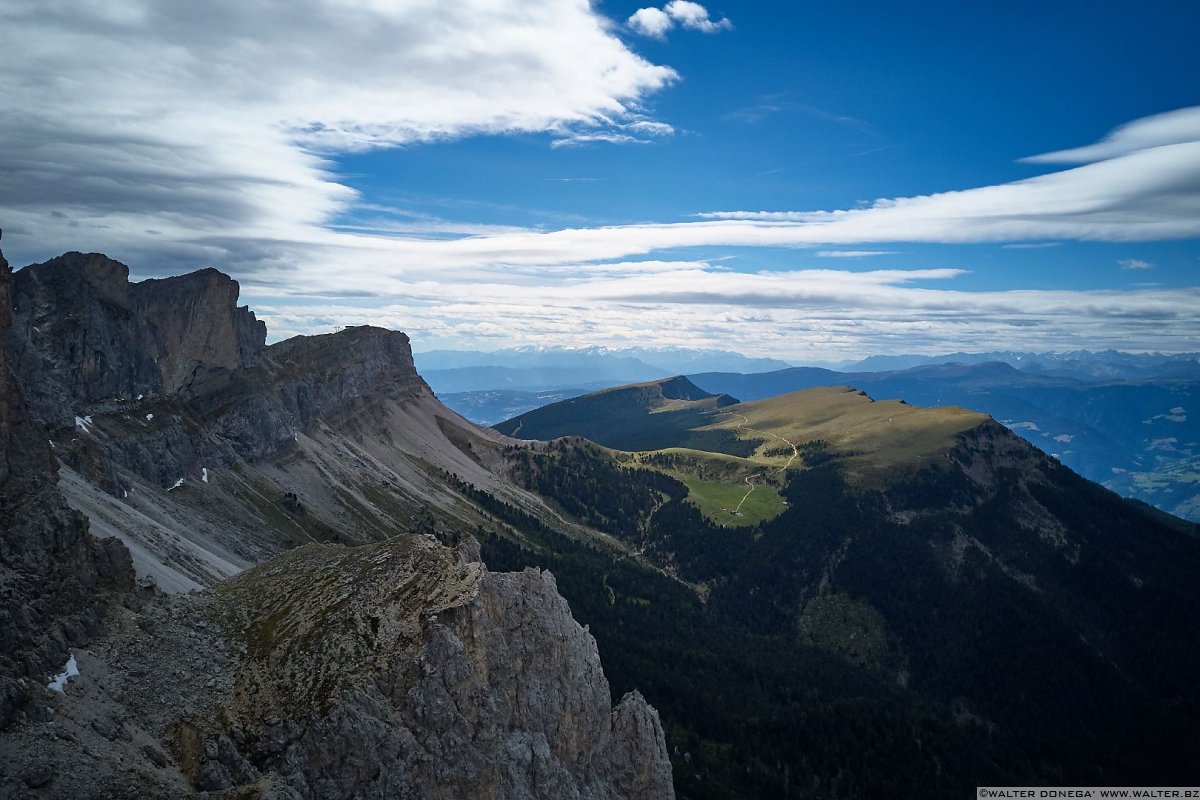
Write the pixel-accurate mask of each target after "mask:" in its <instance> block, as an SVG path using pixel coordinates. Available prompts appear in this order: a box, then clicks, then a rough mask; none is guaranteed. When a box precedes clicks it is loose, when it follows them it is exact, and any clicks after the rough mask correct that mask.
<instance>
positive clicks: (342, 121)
mask: <svg viewBox="0 0 1200 800" xmlns="http://www.w3.org/2000/svg"><path fill="white" fill-rule="evenodd" d="M611 27H612V26H611V23H610V22H609V21H608V20H606V19H605V18H603V17H602V16H600V15H599V14H598V13H596V12H595V11H594V10H593V9H592V7H591V4H590V3H589V2H588V0H524V1H523V2H514V3H495V2H490V1H489V0H458V1H457V2H454V3H443V2H440V0H412V2H405V3H381V2H376V1H375V0H352V1H351V2H336V1H335V0H296V2H293V3H288V4H283V5H281V4H278V3H271V4H263V3H245V2H241V1H240V0H213V2H207V3H204V4H195V3H160V2H150V0H111V1H110V2H105V3H95V2H88V1H87V0H60V1H59V2H54V3H46V2H41V1H40V0H11V1H10V2H6V3H3V4H0V52H3V53H4V66H3V69H2V70H0V97H3V98H4V106H5V113H4V114H2V115H0V141H2V142H4V146H3V148H0V214H2V215H3V218H4V221H5V225H4V227H5V229H6V231H5V232H6V234H8V235H7V236H6V237H5V239H6V244H8V245H9V247H13V246H14V245H16V247H17V248H18V249H21V248H23V247H32V246H36V243H37V241H38V240H43V241H52V242H54V243H55V246H57V245H60V244H63V245H67V244H75V245H78V246H81V247H90V248H99V247H112V246H114V245H119V244H121V243H122V242H130V241H131V240H132V241H133V242H135V244H134V246H135V247H136V242H137V240H143V239H146V237H148V236H157V238H158V239H159V241H160V243H159V244H158V245H157V247H159V248H161V247H163V244H162V243H164V242H174V243H175V245H176V246H175V248H174V251H173V253H174V254H175V255H177V256H180V257H186V258H192V259H201V260H203V259H208V260H212V261H220V260H222V258H223V253H222V250H223V247H222V245H221V242H222V241H224V242H228V241H230V240H233V239H242V240H244V239H255V240H263V241H267V242H270V241H276V240H279V239H282V240H285V241H287V240H304V239H306V238H309V235H310V233H311V230H312V229H313V227H314V226H320V225H322V224H324V223H325V222H326V221H327V220H328V219H330V217H331V216H333V215H335V214H337V213H339V212H341V211H343V210H345V209H346V208H347V207H348V206H350V205H351V204H352V203H353V202H354V200H355V193H354V192H353V191H351V190H350V189H348V188H346V187H345V186H343V185H341V184H340V183H339V182H338V181H337V180H336V178H335V176H333V175H332V174H331V172H330V169H331V164H330V163H329V162H328V161H326V160H325V158H324V157H323V154H325V153H335V152H344V151H351V150H362V149H367V148H373V147H391V146H397V145H406V144H412V143H419V142H432V141H437V140H441V139H446V138H451V137H460V136H468V135H476V134H481V133H505V132H519V131H562V130H564V129H566V128H570V129H572V130H576V131H580V132H585V133H586V132H587V131H589V130H592V131H597V132H598V131H603V130H606V129H609V128H610V123H614V122H615V123H617V124H621V123H627V122H631V121H638V120H640V119H642V117H641V115H640V114H638V113H634V112H635V111H636V110H639V109H641V108H642V103H643V101H644V99H645V98H646V97H647V96H648V94H650V93H652V92H654V91H656V90H658V89H660V88H662V87H663V86H665V85H667V84H668V83H670V82H671V81H672V80H674V79H675V77H676V76H675V73H674V72H673V71H672V70H671V69H669V68H667V67H662V66H656V65H654V64H651V63H649V62H647V61H646V60H645V59H643V58H641V57H640V56H638V55H637V54H635V53H633V52H632V51H631V50H630V49H629V48H628V47H626V46H625V45H624V44H623V43H622V42H621V41H620V39H618V38H617V37H616V36H615V35H614V34H613V33H612V31H611ZM148 231H158V233H157V234H149V233H148ZM10 243H11V244H10ZM183 243H187V244H186V245H185V244H183ZM270 249H271V247H270V246H269V245H267V246H265V250H268V251H269V250H270ZM266 255H268V256H269V253H266Z"/></svg>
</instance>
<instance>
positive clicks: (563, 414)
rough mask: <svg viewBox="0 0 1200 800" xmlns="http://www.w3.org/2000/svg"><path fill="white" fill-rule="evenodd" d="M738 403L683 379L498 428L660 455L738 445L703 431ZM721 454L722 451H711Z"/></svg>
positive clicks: (562, 406)
mask: <svg viewBox="0 0 1200 800" xmlns="http://www.w3.org/2000/svg"><path fill="white" fill-rule="evenodd" d="M735 403H737V400H736V399H734V398H732V397H729V396H728V395H714V394H710V393H708V392H706V391H704V390H703V389H701V388H699V387H698V386H696V385H695V384H694V383H692V382H691V381H689V380H688V379H687V378H684V377H682V376H679V377H675V378H666V379H663V380H660V381H650V382H648V383H635V384H631V385H629V386H620V387H617V388H616V389H606V390H603V391H599V392H594V393H592V394H589V395H585V396H584V397H578V398H573V399H570V400H563V401H561V402H558V403H554V404H552V405H549V406H545V407H543V408H540V409H537V410H535V411H531V412H529V413H527V414H522V415H521V416H519V417H515V418H513V419H510V420H507V421H505V422H502V423H500V424H499V425H496V426H495V428H496V430H498V431H500V432H501V433H504V434H506V435H509V436H520V437H522V438H526V439H554V438H556V437H559V436H583V437H585V438H587V439H590V440H592V441H594V442H597V443H598V444H603V445H605V446H607V447H615V448H618V449H622V450H655V449H658V448H661V447H670V446H673V445H677V444H679V442H680V441H681V440H686V441H688V442H692V443H694V444H696V445H700V444H701V443H702V442H701V440H705V441H707V440H709V439H711V440H713V442H716V441H717V440H720V439H725V440H728V441H727V444H728V446H733V447H736V446H737V445H736V439H735V437H732V436H727V435H725V434H722V433H716V434H707V433H703V432H700V431H699V430H697V429H698V428H700V427H702V426H703V425H704V424H705V423H704V422H703V420H705V419H707V417H708V415H710V414H711V413H712V412H714V411H715V410H717V409H720V408H724V407H726V406H731V405H734V404H735ZM710 449H716V448H710Z"/></svg>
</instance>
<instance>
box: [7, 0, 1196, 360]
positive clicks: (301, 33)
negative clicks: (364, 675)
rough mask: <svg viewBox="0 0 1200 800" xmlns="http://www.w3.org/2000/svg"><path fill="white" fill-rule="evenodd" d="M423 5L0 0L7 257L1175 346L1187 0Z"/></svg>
mask: <svg viewBox="0 0 1200 800" xmlns="http://www.w3.org/2000/svg"><path fill="white" fill-rule="evenodd" d="M72 6H75V7H72ZM445 6H446V4H444V3H443V4H439V3H435V2H431V1H430V0H413V1H412V2H406V3H395V4H386V3H384V4H379V3H373V2H367V0H355V1H354V2H345V3H333V2H331V0H304V1H303V2H299V3H296V4H291V5H289V6H288V8H286V9H285V8H284V7H283V6H282V5H278V6H277V5H276V4H273V3H261V4H238V3H234V2H233V0H222V2H216V3H214V4H213V5H212V7H211V8H208V9H206V12H207V13H205V14H203V15H201V14H198V12H191V11H188V10H186V9H182V10H181V9H170V8H166V9H163V8H158V7H156V6H155V5H154V4H149V3H142V2H135V1H134V0H127V1H126V2H114V3H111V4H107V5H106V6H105V8H104V9H102V10H98V9H97V8H96V6H95V5H94V4H86V3H82V2H80V3H74V4H73V3H71V2H64V3H62V4H59V5H57V6H54V7H52V8H51V9H50V10H47V9H46V8H45V7H44V4H38V3H22V2H18V3H15V4H13V5H12V6H11V7H10V8H8V9H7V10H4V11H0V17H6V18H5V19H0V39H4V38H7V41H0V44H2V45H4V47H5V48H6V51H7V52H12V53H14V54H16V55H17V56H18V57H17V58H15V59H13V61H12V66H4V67H0V97H2V98H6V99H7V100H8V101H9V102H12V103H14V104H19V107H21V108H24V109H27V110H28V109H32V108H36V109H37V110H36V111H27V113H25V114H22V115H18V116H19V118H18V119H13V118H9V119H6V120H5V121H3V122H0V135H2V136H3V138H4V140H5V141H6V142H9V143H10V146H9V147H8V148H7V152H6V153H5V154H4V155H0V226H3V227H4V228H5V231H6V235H5V239H4V245H5V250H6V253H7V254H8V255H9V257H10V259H11V260H13V261H14V262H15V263H27V262H29V261H34V260H40V259H42V258H45V257H49V256H51V255H53V254H55V253H57V252H61V251H62V250H66V249H81V250H104V251H105V252H109V253H110V254H111V255H113V256H114V257H118V258H121V259H122V260H124V261H126V262H127V263H129V264H130V266H131V268H132V270H133V272H134V275H135V277H148V276H151V275H161V274H168V273H177V272H181V271H186V270H188V269H192V268H195V267H197V266H204V265H213V266H217V267H218V268H221V269H224V270H225V271H228V272H230V273H231V274H233V275H234V276H235V277H237V278H238V279H239V280H241V281H242V283H243V286H244V292H243V296H244V298H245V299H246V300H247V301H249V302H250V303H251V304H252V306H253V307H255V309H256V310H258V311H259V312H260V315H261V316H263V317H264V318H266V319H267V321H268V324H269V325H270V327H271V329H272V331H273V335H274V336H285V335H290V334H293V333H303V332H314V331H320V330H328V329H329V328H330V327H332V326H335V325H344V324H356V323H362V322H370V323H374V324H383V325H387V326H389V327H397V328H401V329H404V330H406V331H408V332H409V333H410V335H412V336H413V339H414V346H415V347H416V348H417V349H433V348H436V347H447V346H449V347H455V346H457V347H480V348H484V349H490V348H494V347H502V346H509V345H515V344H563V345H568V346H581V345H588V344H605V345H612V346H622V345H634V344H643V345H644V344H655V343H662V344H694V345H702V346H717V347H728V348H730V349H738V350H742V351H745V352H751V353H755V354H762V355H774V356H778V357H784V358H793V359H796V360H805V359H809V360H821V359H837V358H844V357H854V356H861V355H867V354H870V353H886V352H893V353H894V352H943V351H950V350H958V349H969V350H970V349H976V350H982V349H993V348H996V347H1004V348H1013V349H1070V348H1074V347H1092V348H1101V347H1113V346H1115V347H1121V348H1124V349H1131V350H1146V349H1162V350H1172V351H1178V350H1200V341H1197V337H1198V336H1200V313H1198V312H1197V309H1198V308H1200V290H1198V289H1197V286H1198V285H1200V281H1198V280H1197V273H1198V271H1200V110H1197V106H1200V78H1197V71H1196V69H1195V65H1194V58H1193V56H1192V53H1193V48H1194V32H1195V31H1196V30H1197V29H1200V25H1198V23H1200V11H1197V10H1196V7H1195V6H1193V4H1189V3H1181V2H1169V3H1168V2H1159V3H1156V2H1139V3H1120V2H1108V3H1067V2H1061V3H1045V2H1040V3H1033V2H1026V3H1005V4H981V3H958V2H944V3H943V2H927V3H923V4H920V5H919V6H912V5H906V4H896V3H887V2H862V3H856V4H854V5H853V6H847V5H845V4H816V3H807V2H787V3H784V2H742V3H730V4H727V5H717V4H708V5H707V6H700V5H698V4H695V3H687V2H679V0H675V2H672V3H668V4H666V5H647V4H645V3H617V2H604V3H596V4H592V5H589V4H587V3H586V2H584V1H583V0H528V2H522V3H516V2H514V3H512V4H511V5H509V6H506V5H505V4H502V3H485V2H483V1H482V0H463V2H461V3H458V4H454V5H453V7H452V8H449V9H447V8H446V7H445ZM914 8H919V10H920V13H916V12H914ZM4 31H7V33H5V32H4ZM84 42H86V43H87V47H88V55H82V56H81V55H79V54H80V53H81V52H82V51H81V50H80V47H79V45H80V44H81V43H84ZM93 53H94V55H93ZM64 56H68V57H65V58H64ZM89 59H94V61H89ZM17 65H19V66H17ZM39 115H40V116H39ZM9 116H10V117H11V115H9ZM75 117H78V118H79V121H78V122H77V123H75V124H67V125H64V124H63V120H64V119H73V118H75ZM97 130H103V131H104V134H105V135H104V136H98V135H97ZM1081 148H1085V149H1081ZM1047 154H1052V155H1047ZM1031 157H1034V160H1033V161H1030V160H1028V159H1030V158H1031ZM1038 176H1044V177H1042V178H1038ZM1029 179H1034V180H1033V181H1032V182H1030V181H1029Z"/></svg>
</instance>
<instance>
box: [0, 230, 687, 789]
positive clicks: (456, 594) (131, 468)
mask: <svg viewBox="0 0 1200 800" xmlns="http://www.w3.org/2000/svg"><path fill="white" fill-rule="evenodd" d="M11 284H12V280H11V273H10V270H9V269H8V266H7V263H4V262H3V261H2V259H0V301H3V302H0V334H5V335H6V347H5V348H4V349H3V350H0V358H2V359H3V360H2V361H0V367H2V369H0V390H2V391H0V399H2V403H0V512H2V515H0V520H2V528H0V534H2V535H0V588H2V589H3V592H4V606H3V609H2V616H0V643H2V644H3V647H2V648H0V653H3V657H0V691H2V694H0V795H3V796H5V797H26V796H28V797H71V798H77V797H180V796H191V795H199V794H202V793H209V796H214V797H272V798H306V797H321V798H326V797H328V798H341V797H414V798H415V797H433V798H436V797H446V798H450V797H513V798H527V797H528V798H560V797H589V798H590V797H599V798H658V797H671V796H673V792H672V788H671V768H670V763H669V761H668V760H667V754H666V746H665V743H664V739H663V732H662V728H661V726H660V725H659V723H658V717H657V714H656V713H655V712H654V710H653V709H651V708H650V707H649V706H648V705H647V704H646V702H645V701H644V700H643V699H642V698H641V696H640V695H638V694H636V693H630V694H628V695H626V696H625V697H624V699H623V700H622V701H621V702H620V703H619V704H617V705H616V707H615V708H614V707H612V705H611V698H610V694H609V686H608V683H607V681H606V680H605V678H604V674H603V671H602V669H601V667H600V662H599V656H598V654H597V650H596V645H595V641H594V640H593V639H592V637H591V636H590V635H589V634H588V632H587V631H586V630H585V629H583V628H581V627H580V626H579V625H578V624H577V623H576V622H575V621H574V620H573V619H572V618H571V615H570V611H569V609H568V607H567V604H566V602H565V601H564V600H563V599H562V597H560V596H559V595H558V593H557V590H556V586H555V582H554V579H553V577H552V576H550V575H549V574H548V573H544V572H541V571H538V570H525V571H523V572H517V573H511V574H505V573H492V572H489V571H488V570H487V569H486V568H485V567H484V566H483V565H482V563H480V561H479V558H478V555H477V551H475V550H473V548H472V545H471V543H470V540H469V539H464V544H463V545H461V546H460V547H459V548H458V549H457V550H455V549H451V548H449V547H447V546H446V545H443V544H441V543H439V542H438V541H437V540H436V539H435V538H434V537H433V536H427V535H420V534H418V533H415V531H417V530H419V529H421V528H426V529H428V532H429V533H438V534H441V535H443V538H451V537H450V534H454V535H455V536H456V537H457V536H461V535H462V533H463V532H465V531H467V530H469V527H468V526H469V525H471V524H473V523H475V524H477V523H478V521H480V520H483V519H485V515H484V512H483V511H481V510H480V509H477V508H473V507H471V506H470V504H469V503H467V502H466V501H465V497H464V494H463V493H464V492H466V491H467V489H465V488H464V489H461V490H460V489H456V487H469V486H476V485H484V486H493V485H497V484H499V483H500V481H499V480H498V479H497V478H496V476H495V475H494V474H493V473H492V472H491V470H490V469H489V466H488V461H489V458H491V457H492V454H493V452H494V449H498V445H497V441H499V440H498V439H497V438H496V437H493V436H491V435H489V434H482V433H479V432H477V431H476V430H474V429H473V426H470V425H469V424H468V423H464V422H463V421H461V420H460V419H459V418H457V417H456V416H455V415H453V414H452V413H451V412H448V411H445V410H444V409H443V408H441V407H440V404H437V402H436V399H434V398H433V397H432V394H431V393H429V392H428V389H427V388H426V387H425V386H424V384H423V382H422V381H421V380H420V378H419V377H417V376H416V373H415V371H414V370H412V361H411V355H410V353H409V352H408V348H407V341H406V339H404V337H403V335H402V334H394V333H390V332H385V331H379V330H375V329H355V330H352V331H349V332H347V333H345V334H341V335H335V336H327V337H313V338H311V339H307V338H306V339H294V340H289V341H288V342H283V343H280V344H279V345H275V346H273V347H271V348H267V347H264V346H263V337H262V329H261V325H260V324H259V323H257V322H256V321H255V320H254V319H253V315H251V314H250V313H249V312H248V311H247V310H245V309H239V308H237V307H236V305H235V303H236V296H237V287H236V284H233V283H232V282H231V281H229V280H228V279H227V278H225V277H224V276H221V275H220V274H219V273H215V272H213V271H203V272H201V273H196V274H194V275H191V276H184V277H182V278H178V279H170V280H167V281H154V282H146V283H143V284H132V285H131V284H128V281H127V270H125V268H124V267H123V266H122V265H120V264H117V263H116V262H112V261H110V260H108V259H105V258H103V257H102V256H95V255H88V256H85V255H81V254H68V255H67V256H64V257H62V258H61V259H56V260H55V261H53V262H49V264H47V265H38V266H35V267H32V268H27V269H26V270H22V271H21V272H20V273H18V274H17V278H16V281H15V284H16V291H15V293H14V295H13V296H12V298H11V299H10V295H9V292H10V286H11ZM10 308H12V309H15V315H14V316H15V320H13V319H12V317H10V315H9V313H8V312H9V309H10ZM10 321H11V324H12V330H11V331H10V330H8V328H9V325H10ZM24 392H27V393H28V397H29V398H30V402H29V403H28V404H27V403H26V401H25V400H24V399H23V398H24V396H25V395H24ZM56 456H57V459H56ZM60 464H61V465H62V466H61V468H60V473H61V480H60V482H59V484H58V487H56V484H55V470H56V467H59V465H60ZM450 476H454V477H450ZM368 481H369V482H370V483H368ZM59 488H61V494H60V492H59ZM385 490H386V491H385ZM497 491H501V490H500V489H497ZM508 491H509V493H510V494H514V493H516V490H515V489H512V488H510V489H509V490H508ZM517 494H519V493H517ZM64 495H65V496H66V498H67V499H68V500H69V501H70V503H71V505H73V506H75V507H76V508H78V509H80V510H82V511H83V512H85V513H86V514H87V517H90V518H91V533H89V522H88V519H87V517H84V516H82V515H81V514H80V513H78V512H77V511H73V510H71V509H70V508H68V507H67V504H66V503H65V502H64V499H63V497H64ZM516 499H517V500H518V501H519V502H522V503H524V504H525V505H526V506H527V507H529V508H530V509H531V510H532V511H534V512H538V513H545V512H546V511H547V510H546V509H545V507H544V506H539V504H538V501H536V499H533V498H532V497H526V496H520V497H517V498H516ZM109 533H111V534H116V535H118V536H119V537H120V540H118V539H116V538H96V536H93V534H98V535H105V534H109ZM306 540H307V541H308V542H310V543H309V544H306V545H305V546H302V547H299V548H296V549H292V548H293V546H294V544H298V543H301V542H304V541H306ZM317 540H320V541H322V542H343V543H351V544H356V545H357V544H359V543H367V542H375V543H373V544H361V545H360V546H353V547H347V546H344V545H343V544H333V543H322V544H317V543H316V541H317ZM121 542H124V543H125V544H126V545H128V546H129V550H132V551H133V559H132V563H131V560H130V555H129V551H128V550H127V549H126V547H125V546H122V544H121ZM279 553H281V555H277V556H276V557H275V558H272V559H271V560H267V561H266V562H265V563H262V564H261V566H256V567H253V568H251V569H246V568H247V567H250V566H251V565H253V564H255V563H258V562H262V561H263V560H264V559H265V558H267V557H268V556H270V555H272V554H279ZM135 568H136V569H137V571H138V573H139V574H140V576H141V577H140V580H139V588H135V587H134V585H133V582H134V569H135ZM230 575H236V577H233V578H232V579H229V578H228V576H230ZM156 582H162V583H165V584H167V588H173V589H190V588H196V587H198V586H202V585H207V586H213V587H214V588H212V589H210V590H209V591H206V592H204V593H200V594H191V595H176V596H171V595H164V594H163V593H162V592H161V591H159V590H158V589H156V588H154V584H155V583H156ZM59 670H63V672H64V674H63V675H62V676H61V677H60V678H59V680H58V681H57V683H56V685H57V687H58V689H61V693H60V692H58V691H55V690H53V689H50V688H47V684H48V683H50V682H51V681H52V678H53V676H54V673H56V672H58V671H59ZM75 672H77V673H78V674H72V673H75Z"/></svg>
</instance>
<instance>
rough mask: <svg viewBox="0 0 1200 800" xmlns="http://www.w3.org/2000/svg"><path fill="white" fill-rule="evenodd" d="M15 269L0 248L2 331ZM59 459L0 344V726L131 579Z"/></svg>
mask: <svg viewBox="0 0 1200 800" xmlns="http://www.w3.org/2000/svg"><path fill="white" fill-rule="evenodd" d="M11 280H12V272H11V270H10V269H9V266H8V262H7V261H6V260H5V259H4V257H3V255H0V336H3V335H4V334H5V333H7V331H8V329H9V326H10V324H11V321H12V317H11V314H10V311H9V309H10V287H11ZM56 469H57V464H56V462H55V460H54V457H53V455H52V454H51V450H50V446H49V443H48V441H47V439H46V434H45V431H44V430H43V429H42V428H41V426H40V425H38V424H37V422H36V421H35V420H34V419H33V418H32V416H31V415H30V413H29V410H28V408H27V407H26V404H25V402H24V399H23V398H22V396H21V393H20V389H19V386H18V384H17V381H16V379H15V377H14V375H13V372H12V369H11V366H10V363H9V359H8V358H7V356H6V354H5V352H4V351H3V349H0V597H2V598H3V603H2V604H0V729H3V728H4V727H6V726H7V725H9V724H10V723H11V722H12V721H13V720H14V718H15V716H16V715H17V714H18V713H19V712H20V709H21V707H22V706H24V705H25V704H26V703H27V702H28V701H29V700H30V698H31V697H32V696H36V695H38V694H40V693H41V691H42V687H41V685H40V683H41V681H42V679H43V676H45V675H46V674H47V673H48V672H51V671H53V672H57V671H58V670H60V669H61V668H62V665H63V664H64V663H65V662H66V660H67V651H68V648H69V647H71V646H73V645H80V644H82V643H84V642H86V641H87V640H88V639H89V638H90V637H91V636H92V635H94V634H95V633H96V632H97V631H98V630H99V629H100V622H101V619H102V617H103V613H104V608H105V605H106V603H107V602H108V598H109V594H110V593H111V592H120V591H123V590H127V589H129V588H130V587H131V586H132V581H133V570H132V568H131V565H130V561H129V554H128V553H127V552H126V551H125V549H124V548H123V547H122V546H121V545H120V544H118V543H117V542H115V540H106V541H103V542H102V541H97V540H96V539H93V538H92V537H91V536H90V535H89V534H88V526H87V521H86V520H85V519H84V518H83V517H82V516H80V515H79V514H77V513H75V512H73V511H71V510H70V509H68V508H67V507H66V504H65V503H64V502H63V500H62V498H61V497H60V496H59V495H58V493H57V491H56V490H55V482H56V480H57V474H56Z"/></svg>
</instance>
